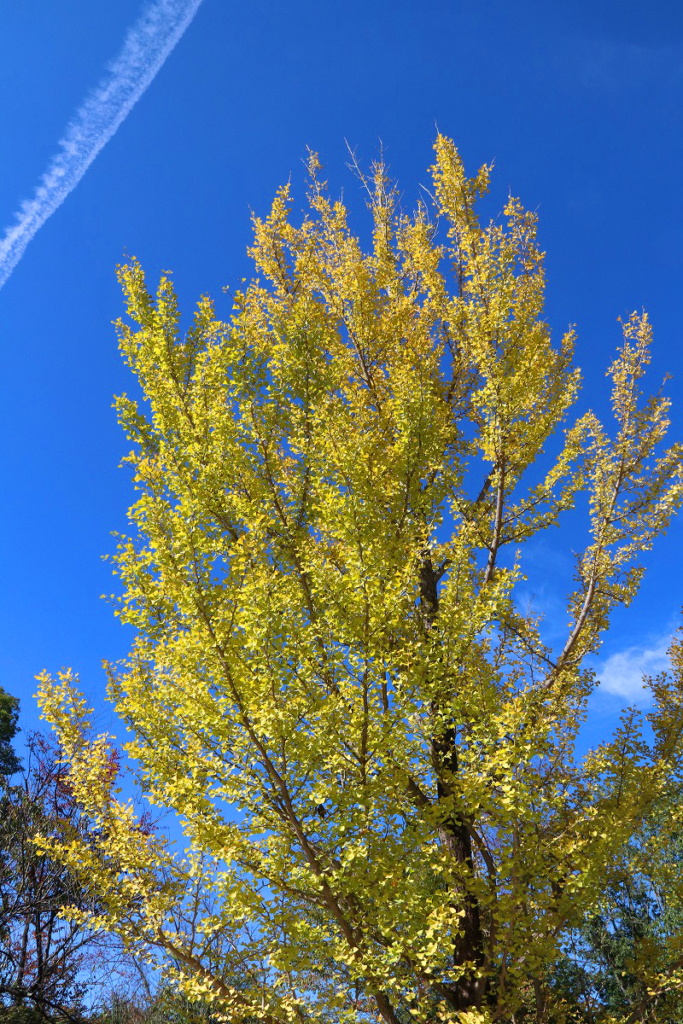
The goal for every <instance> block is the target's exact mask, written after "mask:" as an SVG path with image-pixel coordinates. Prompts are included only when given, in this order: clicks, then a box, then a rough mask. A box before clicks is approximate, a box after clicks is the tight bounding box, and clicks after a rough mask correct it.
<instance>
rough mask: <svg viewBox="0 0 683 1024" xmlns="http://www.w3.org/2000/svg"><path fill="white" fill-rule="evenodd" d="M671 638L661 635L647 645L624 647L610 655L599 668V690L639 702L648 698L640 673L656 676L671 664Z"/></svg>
mask: <svg viewBox="0 0 683 1024" xmlns="http://www.w3.org/2000/svg"><path fill="white" fill-rule="evenodd" d="M670 644H671V637H670V636H667V637H663V638H662V639H661V640H659V641H658V642H657V643H655V644H652V645H651V646H649V647H645V646H643V647H627V648H626V649H625V650H623V651H619V652H618V653H617V654H611V655H610V656H609V658H606V659H605V661H604V662H603V663H602V665H601V666H599V667H598V670H597V673H596V674H597V677H598V679H599V680H600V690H601V691H602V692H603V693H611V694H614V696H616V697H623V698H625V699H626V700H628V701H637V702H639V703H642V702H643V701H647V700H648V699H649V695H648V693H647V691H646V690H644V689H643V676H656V675H658V674H659V673H660V672H664V671H665V670H666V669H668V668H669V667H670V662H669V655H668V653H667V652H668V648H669V646H670Z"/></svg>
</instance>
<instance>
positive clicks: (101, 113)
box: [0, 0, 202, 288]
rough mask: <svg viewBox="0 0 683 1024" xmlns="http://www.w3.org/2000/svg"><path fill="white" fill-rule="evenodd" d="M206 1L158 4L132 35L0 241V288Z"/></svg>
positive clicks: (149, 9) (148, 10)
mask: <svg viewBox="0 0 683 1024" xmlns="http://www.w3.org/2000/svg"><path fill="white" fill-rule="evenodd" d="M201 2H202V0H154V2H152V3H150V4H149V5H148V6H147V7H146V8H145V10H144V12H143V13H142V15H141V16H140V18H139V20H138V21H137V22H136V23H135V24H134V25H133V27H132V28H130V29H129V30H128V34H127V35H126V39H125V41H124V44H123V47H122V49H121V51H120V53H119V54H118V56H117V57H115V58H114V60H113V61H112V62H111V64H109V66H108V67H107V71H106V74H105V75H104V77H103V78H102V79H101V81H100V82H99V84H98V85H97V86H96V88H95V89H94V90H93V92H91V93H90V95H89V96H87V97H86V99H85V101H84V102H83V104H82V105H81V106H80V107H79V109H78V110H77V111H76V114H75V116H74V118H73V119H72V121H71V122H70V123H69V125H68V126H67V129H66V131H65V133H64V135H63V136H62V138H61V139H60V140H59V142H58V152H57V155H56V156H54V157H53V158H52V160H51V161H50V163H49V165H48V168H47V170H46V171H45V173H44V174H43V176H42V178H41V179H40V184H39V185H38V187H37V188H36V190H35V194H34V196H33V198H32V199H28V200H26V201H25V202H23V203H22V204H21V207H20V209H19V211H18V213H17V214H16V219H15V223H14V224H11V225H10V227H8V228H7V230H6V231H5V234H4V237H3V238H2V239H1V240H0V288H2V286H3V285H4V284H5V282H6V281H7V278H8V277H9V276H10V274H11V273H12V271H13V270H14V268H15V267H16V265H17V263H18V262H19V260H20V259H21V257H22V256H23V255H24V252H25V250H26V246H27V245H28V244H29V242H30V241H31V239H32V238H33V236H34V235H35V234H36V232H37V231H38V230H39V229H40V228H41V227H42V225H43V224H44V223H45V221H46V220H47V219H48V217H50V216H51V215H52V214H53V213H54V212H55V210H56V209H57V208H58V207H59V206H61V204H62V203H63V202H64V200H65V199H66V197H67V196H68V195H69V193H70V192H71V191H73V189H74V188H75V187H76V185H78V183H79V181H80V180H81V178H82V177H83V175H84V174H85V172H86V171H87V170H88V168H89V167H90V164H91V163H92V162H93V160H94V159H95V157H96V156H97V154H98V153H99V152H100V150H101V149H102V147H103V146H105V145H106V144H107V142H109V139H110V138H111V137H112V135H113V134H114V132H115V131H116V130H117V128H118V127H119V125H121V124H122V122H123V121H124V120H125V119H126V117H127V116H128V114H129V113H130V111H131V110H132V108H133V107H134V105H135V104H136V103H137V101H138V100H139V99H140V97H141V96H142V94H143V93H144V91H145V89H147V87H148V85H149V84H150V82H151V81H152V80H153V79H154V77H155V75H156V74H157V72H158V71H159V69H160V68H161V66H162V65H163V63H164V61H165V60H166V58H167V57H168V55H169V54H170V52H171V51H172V50H173V48H174V46H175V45H176V43H178V41H179V40H180V38H181V36H182V35H183V33H184V31H185V29H186V28H187V26H188V25H189V24H190V22H191V21H192V19H193V18H194V16H195V14H196V13H197V10H198V8H199V6H200V4H201Z"/></svg>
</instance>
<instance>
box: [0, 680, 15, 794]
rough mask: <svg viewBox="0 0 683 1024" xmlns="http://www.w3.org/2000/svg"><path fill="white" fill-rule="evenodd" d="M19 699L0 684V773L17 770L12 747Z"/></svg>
mask: <svg viewBox="0 0 683 1024" xmlns="http://www.w3.org/2000/svg"><path fill="white" fill-rule="evenodd" d="M18 718H19V701H18V699H17V698H16V697H12V696H10V694H9V693H7V692H6V691H5V690H3V689H2V687H1V686H0V775H4V776H8V775H14V773H15V772H16V771H18V770H19V759H18V757H17V755H16V754H15V753H14V749H13V748H12V740H13V739H14V737H15V736H16V734H17V732H18V728H17V719H18Z"/></svg>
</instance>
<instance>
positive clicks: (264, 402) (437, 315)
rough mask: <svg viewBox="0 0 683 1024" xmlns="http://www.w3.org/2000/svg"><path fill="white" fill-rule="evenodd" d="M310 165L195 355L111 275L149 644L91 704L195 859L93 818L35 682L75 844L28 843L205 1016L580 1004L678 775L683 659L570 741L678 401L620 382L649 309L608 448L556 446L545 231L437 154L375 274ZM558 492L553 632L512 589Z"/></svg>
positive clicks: (595, 442) (559, 406)
mask: <svg viewBox="0 0 683 1024" xmlns="http://www.w3.org/2000/svg"><path fill="white" fill-rule="evenodd" d="M309 166H310V174H311V187H310V193H309V202H310V210H311V212H310V215H308V216H307V217H306V218H305V219H304V221H303V223H302V225H301V226H299V227H296V226H294V225H293V224H292V223H291V221H290V219H289V206H290V193H289V189H288V188H284V189H282V190H281V191H280V192H279V193H278V195H277V198H276V200H275V202H274V204H273V207H272V210H271V213H270V215H269V216H268V218H267V219H266V220H265V221H261V220H258V219H255V241H254V246H253V248H252V250H251V254H252V256H253V257H254V260H255V263H256V267H257V271H258V273H259V274H260V275H261V277H260V279H257V280H254V281H253V282H252V283H251V284H249V285H248V286H247V287H246V288H245V289H244V290H243V291H240V292H238V293H237V294H236V296H235V308H234V316H233V317H232V319H231V321H230V322H229V323H223V322H220V321H218V320H217V319H216V318H215V315H214V312H213V308H212V305H211V303H210V301H209V299H208V298H202V300H201V301H200V303H199V307H198V310H197V312H196V315H195V318H194V323H193V325H192V327H191V329H190V330H189V332H188V333H187V335H185V336H183V335H182V334H181V333H180V327H179V311H178V307H177V303H176V298H175V294H174V292H173V289H172V286H171V283H170V281H169V280H168V278H167V277H163V278H162V280H161V283H160V285H159V288H158V291H157V294H156V299H154V298H153V297H152V295H150V294H149V292H148V291H147V288H146V286H145V281H144V277H143V272H142V270H141V268H140V266H139V265H138V264H137V263H136V262H135V261H131V262H130V263H128V264H127V265H125V266H124V267H122V268H121V269H120V278H121V282H122V284H123V287H124V290H125V292H126V296H127V301H128V313H129V315H130V317H131V318H132V320H133V321H134V322H135V324H136V325H137V326H136V327H135V328H132V327H130V326H128V325H126V324H123V323H121V324H120V335H121V347H122V350H123V353H124V356H125V358H126V359H127V361H128V363H129V364H130V366H131V367H132V369H133V371H134V372H135V374H136V375H137V378H138V380H139V382H140V385H141V387H142V390H143V393H144V396H145V399H146V403H147V408H146V409H145V408H143V407H142V406H141V405H140V404H138V403H137V402H135V401H134V400H132V399H131V398H128V397H126V396H123V397H121V398H119V399H118V401H117V406H118V410H119V414H120V417H121V421H122V423H123V425H124V427H125V429H126V431H127V433H128V436H129V437H130V438H131V439H132V441H133V443H134V446H135V447H134V450H133V451H132V452H131V454H130V456H129V457H128V461H129V463H130V465H131V466H132V467H133V469H134V473H135V480H136V486H137V487H138V488H139V489H140V492H141V493H140V497H139V500H138V501H137V503H136V504H135V506H134V507H133V510H132V513H131V515H132V520H133V524H134V528H135V531H136V532H135V535H134V536H133V537H132V538H131V539H123V540H122V542H121V546H120V548H119V552H118V555H117V567H118V572H119V575H120V578H121V580H122V582H123V586H124V596H123V598H122V600H121V604H120V608H119V615H120V617H121V619H122V620H123V621H124V622H126V623H128V624H131V625H133V626H134V627H135V628H136V630H137V639H136V641H135V644H134V647H133V651H132V653H131V656H130V659H129V661H128V664H127V666H125V668H123V669H122V670H121V671H118V672H117V671H114V670H113V669H111V670H110V694H111V697H112V699H113V700H114V701H115V703H116V706H117V708H118V711H119V713H120V715H121V716H122V718H123V720H124V721H125V722H126V724H127V725H128V727H129V728H130V729H131V730H132V732H133V734H134V739H133V740H132V742H131V743H130V744H129V745H128V748H127V749H128V753H129V754H130V756H131V757H132V758H133V759H134V760H135V761H136V762H137V765H138V774H139V778H140V781H141V784H142V787H143V789H144V791H145V793H146V794H147V797H148V798H149V800H150V801H151V802H152V803H154V804H159V805H163V806H165V807H170V808H173V809H174V810H175V811H176V812H177V814H178V815H179V816H180V819H181V821H182V824H183V829H184V832H185V837H186V853H185V855H184V856H180V855H177V856H174V855H173V852H172V850H171V849H170V847H168V846H167V845H166V844H165V843H164V842H163V841H162V839H161V838H160V837H159V836H158V835H154V834H148V833H146V832H145V830H144V829H140V827H139V825H138V823H137V821H136V818H135V815H134V813H133V811H132V809H131V807H130V806H129V805H128V804H127V803H125V802H121V801H120V800H119V799H118V798H117V796H116V794H115V792H114V791H113V789H112V781H111V779H110V777H109V774H108V771H107V764H108V759H109V757H110V754H109V748H108V742H107V739H106V737H99V738H97V739H90V738H89V733H88V712H87V709H86V707H85V704H84V702H83V699H82V698H81V697H80V696H79V695H78V692H77V689H76V688H75V683H74V681H73V680H72V678H71V676H70V675H69V674H64V675H61V676H60V677H59V678H58V679H57V680H52V679H51V678H50V677H49V676H44V677H43V678H42V681H41V688H40V700H41V704H42V707H43V709H44V713H45V714H46V716H47V717H48V718H49V719H50V721H52V723H53V724H54V725H55V726H56V728H57V730H58V734H59V738H60V743H61V744H62V745H63V747H64V749H65V751H66V753H67V757H68V760H69V764H70V772H71V780H72V785H73V789H74V792H75V794H76V795H77V797H78V800H79V801H81V802H82V805H83V806H84V807H85V808H86V809H87V812H88V814H90V815H91V816H92V817H93V820H94V821H96V822H97V827H98V835H99V842H98V843H97V844H96V845H88V844H85V843H79V842H77V841H75V842H73V843H70V844H64V845H59V844H56V845H55V844H53V845H52V846H51V847H50V848H51V849H52V850H53V853H54V855H55V856H58V857H60V858H61V859H62V860H63V862H64V863H65V864H67V865H68V866H69V867H70V869H71V870H73V871H75V872H78V873H80V874H81V876H82V877H87V878H88V880H89V884H91V885H92V886H93V887H95V888H96V890H97V892H98V896H99V899H100V900H101V901H102V903H103V906H104V908H105V909H104V910H103V913H102V915H101V918H100V921H99V924H100V926H101V927H102V928H105V929H109V930H111V931H112V932H115V933H116V934H119V935H121V936H122V937H123V938H124V941H126V942H127V943H128V944H129V945H130V946H131V947H138V948H142V949H147V950H155V951H161V952H162V954H163V955H164V956H166V957H168V958H170V959H172V960H173V961H174V962H175V964H176V965H177V968H175V969H174V970H173V971H172V972H171V973H172V974H174V977H175V980H176V982H177V983H178V984H179V985H180V987H181V988H182V989H183V991H184V992H185V993H186V994H187V995H188V996H190V997H192V998H201V999H204V1000H207V1001H209V1002H212V1003H213V1004H214V1007H215V1008H216V1010H217V1011H218V1012H220V1013H221V1014H222V1015H223V1017H224V1019H226V1020H231V1021H245V1020H250V1019H254V1020H260V1021H267V1022H270V1024H275V1022H284V1021H289V1020H294V1019H297V1018H298V1019H301V1020H310V1021H330V1022H331V1021H335V1022H337V1021H360V1020H364V1019H371V1018H374V1017H376V1016H377V1014H379V1015H380V1016H381V1018H382V1019H384V1020H385V1021H386V1022H388V1024H398V1022H402V1021H407V1020H409V1019H415V1020H418V1021H427V1020H434V1021H456V1020H460V1021H464V1020H468V1021H475V1020H476V1021H483V1020H491V1021H515V1022H519V1021H522V1020H526V1019H533V1020H535V1021H537V1022H539V1024H540V1022H550V1021H559V1020H563V1019H567V1020H568V1019H570V1018H571V1017H572V1015H573V1019H580V1018H581V1015H582V1014H584V1016H585V1014H586V1013H588V1010H587V1009H586V1007H585V1005H584V1004H582V1003H581V1001H580V1000H578V1001H574V1004H573V1005H572V1004H571V1001H570V1000H569V997H568V995H567V991H564V992H563V991H561V989H560V988H559V987H558V986H557V984H556V983H555V981H556V970H557V965H558V964H559V963H560V962H561V961H562V960H563V958H564V956H565V954H566V951H567V948H568V943H569V940H570V936H571V934H572V932H573V930H575V929H576V928H579V927H581V926H582V925H583V924H584V923H585V922H586V921H587V920H588V919H590V918H591V917H594V916H595V915H596V914H597V913H599V911H600V908H601V906H602V904H603V900H604V894H605V893H606V892H609V891H610V887H611V886H612V885H614V884H616V879H617V878H618V877H619V872H621V871H622V870H623V865H624V856H625V851H626V850H627V849H628V845H629V841H630V840H631V838H632V837H633V835H634V833H635V832H636V831H637V829H638V826H639V823H640V822H641V820H642V818H643V816H644V814H645V813H646V811H647V808H648V807H650V806H651V805H653V804H654V803H655V802H656V801H661V800H663V799H667V798H668V795H669V794H671V793H672V792H674V791H675V787H676V786H677V785H678V784H679V782H680V778H679V776H680V768H681V742H680V735H681V728H682V725H683V713H682V709H681V690H680V686H681V680H680V679H679V678H678V677H677V679H676V680H674V681H672V682H671V683H670V684H667V685H666V686H662V687H661V688H660V689H657V688H656V689H655V710H654V711H653V713H652V715H651V724H652V727H653V729H654V735H655V740H654V742H653V743H651V744H648V743H646V741H645V739H644V737H643V735H642V732H641V731H640V726H639V721H638V719H637V716H636V715H635V712H629V713H628V714H627V716H626V718H625V719H624V722H623V724H622V726H621V727H620V729H619V730H618V731H617V733H616V735H615V737H614V739H613V740H610V741H608V742H606V743H605V744H603V745H602V746H600V747H599V748H598V749H596V750H594V751H593V752H592V753H590V754H589V755H588V756H587V757H586V758H584V759H583V760H581V761H577V760H576V758H575V756H574V745H575V739H576V735H577V731H578V729H579V726H580V724H581V722H582V720H583V717H584V714H585V708H586V700H587V697H588V695H589V693H590V692H591V690H592V689H593V687H594V686H595V679H594V676H593V674H592V673H591V672H590V671H589V670H588V669H587V668H586V667H585V661H586V658H587V657H588V656H589V655H592V654H594V653H595V652H596V651H597V650H598V648H599V645H600V642H601V637H602V635H603V634H604V632H605V630H606V629H607V628H608V625H609V621H610V617H611V615H612V613H613V612H614V610H615V609H616V608H619V607H621V606H622V605H628V604H629V603H630V602H631V600H632V599H633V597H634V596H635V594H636V591H637V589H638V585H639V582H640V579H641V576H642V571H643V569H642V565H641V563H640V556H641V554H642V552H644V551H647V550H648V549H649V547H650V545H651V544H652V543H653V541H654V539H655V538H656V537H657V536H658V535H659V534H660V533H661V532H662V531H663V530H664V529H665V528H666V526H667V524H668V523H669V521H670V518H671V516H672V515H673V513H674V512H675V510H676V509H677V508H678V507H679V505H680V503H681V498H682V493H683V489H682V486H681V479H680V467H681V447H680V446H674V447H673V448H671V449H669V450H668V451H662V450H661V447H662V443H663V441H664V438H665V434H666V430H667V427H668V419H667V410H668V402H667V400H666V399H665V398H663V397H662V396H661V395H657V396H655V397H654V398H649V399H646V400H645V401H642V400H641V396H640V381H641V378H642V377H643V375H644V373H645V370H646V367H647V364H648V360H649V354H648V353H649V346H650V325H649V322H648V320H647V317H646V316H644V315H643V316H637V315H633V316H631V317H629V318H628V320H626V322H625V323H624V324H623V334H624V342H623V347H622V349H621V352H620V354H619V355H618V357H617V358H616V360H615V361H614V363H613V364H612V366H611V368H610V375H611V378H612V409H613V413H614V420H615V422H614V429H613V431H609V430H608V429H607V428H606V427H604V426H603V425H602V424H601V423H600V422H599V421H598V419H597V417H596V416H595V415H594V414H592V413H587V414H585V415H583V416H582V417H581V418H579V419H578V420H577V421H575V422H574V423H573V424H571V425H568V426H564V425H565V424H566V422H567V415H568V412H569V410H570V407H571V406H572V403H573V402H574V400H575V398H576V395H577V392H578V389H579V383H580V381H579V372H578V370H576V369H575V368H573V365H572V357H573V345H574V339H573V335H572V334H571V332H570V333H569V334H567V335H566V336H565V337H564V338H563V339H562V341H561V342H560V345H559V347H553V345H552V343H551V339H550V334H549V330H548V327H547V324H546V323H545V321H544V319H543V287H544V278H543V267H542V253H541V252H540V251H539V248H538V246H537V242H536V218H535V217H534V216H533V215H532V214H530V213H528V212H525V211H524V210H523V209H522V207H521V206H520V204H519V202H518V201H517V200H515V199H510V200H509V202H508V204H507V206H506V208H505V217H504V221H503V222H502V223H500V224H499V223H496V222H492V223H490V224H488V225H487V226H484V225H482V224H481V223H480V221H479V219H478V217H477V212H476V210H477V201H478V199H479V197H481V196H482V195H483V194H484V193H485V192H486V190H487V187H488V181H489V169H488V168H486V167H484V168H482V169H481V170H480V171H479V173H478V174H477V175H476V177H474V178H472V179H468V178H467V177H466V175H465V173H464V170H463V166H462V163H461V160H460V158H459V156H458V154H457V152H456V150H455V148H454V146H453V145H452V143H451V142H449V141H448V140H447V139H445V138H443V137H441V136H440V137H439V138H438V139H437V142H436V164H435V167H434V168H433V177H434V205H435V217H434V218H432V217H431V215H430V213H429V212H428V210H427V209H426V208H425V207H424V206H421V207H420V208H419V209H418V211H417V213H416V214H415V215H414V216H412V217H410V216H406V215H404V214H402V213H401V212H400V211H399V209H398V208H397V202H396V194H395V192H394V191H393V189H392V187H391V185H390V184H389V182H388V180H387V177H386V174H385V171H384V168H383V167H382V166H381V165H380V166H376V167H375V169H374V180H373V181H370V182H367V181H365V180H364V179H363V180H364V184H365V185H366V186H367V191H368V196H369V206H370V209H371V212H372V218H373V233H372V245H371V248H370V251H369V253H367V254H366V253H364V252H363V250H362V247H361V245H360V242H359V241H358V239H357V238H356V237H354V235H353V234H352V233H351V231H350V230H349V227H348V224H347V214H346V210H345V208H344V206H343V205H342V204H341V203H340V202H332V201H331V200H330V199H329V198H328V196H327V192H326V189H325V186H324V184H323V183H322V182H320V180H319V172H320V166H319V164H318V161H317V160H316V158H315V157H311V160H310V165H309ZM560 428H563V430H564V432H563V433H561V432H560V435H559V438H557V435H558V431H560ZM554 436H555V437H556V438H557V440H552V439H553V437H554ZM579 495H585V496H586V502H587V515H588V530H589V535H588V538H587V542H586V547H585V549H584V551H583V552H582V553H581V554H580V555H579V556H578V557H577V559H576V570H575V583H574V588H573V589H572V591H571V593H570V595H569V600H568V613H569V626H568V630H567V634H566V638H565V640H564V642H563V644H562V645H561V646H560V647H559V648H558V649H557V650H555V649H553V648H551V646H549V645H548V644H547V643H546V642H544V640H543V632H542V623H541V622H540V621H537V620H536V619H534V618H533V617H532V616H531V615H527V614H523V613H522V612H521V611H520V610H519V607H518V604H517V603H516V599H515V594H516V588H517V587H518V585H519V584H520V583H521V582H522V581H523V580H524V579H525V578H526V577H525V573H526V572H527V571H529V569H528V568H527V560H526V555H525V552H526V550H527V548H528V546H529V544H530V542H532V541H533V540H534V538H536V537H537V536H538V534H539V533H540V532H541V531H543V530H545V529H548V528H549V527H554V526H556V525H557V524H558V522H559V520H560V517H561V514H562V513H566V512H569V511H570V510H571V509H573V508H574V505H575V501H576V498H577V496H579ZM670 814H671V817H672V820H675V821H678V820H679V819H680V816H681V806H680V803H679V802H678V801H676V802H675V803H673V804H672V805H671V811H670ZM663 842H665V839H662V838H660V836H659V835H657V834H653V835H652V836H651V838H650V844H651V851H650V852H651V854H652V856H654V857H656V856H658V855H659V852H660V851H661V844H662V843H663ZM46 845H49V844H46ZM160 872H162V874H163V878H164V881H163V884H162V885H160V884H159V873H160ZM659 953H660V955H659V956H658V957H655V958H652V957H644V958H642V959H641V960H638V961H637V962H636V963H634V964H633V965H632V972H633V975H634V977H637V978H638V979H639V983H640V984H641V985H642V987H643V991H644V992H645V993H646V998H645V1002H644V1003H643V1006H642V1008H641V1010H639V1012H640V1013H641V1016H644V1015H646V1013H647V1012H649V1009H651V1007H652V1006H653V1005H655V1002H656V999H657V995H656V993H658V992H661V991H662V990H663V989H667V990H669V991H671V990H673V989H675V987H676V986H678V985H679V984H680V982H681V968H682V965H683V959H682V955H683V949H682V948H681V937H680V935H675V936H673V937H669V938H667V939H666V941H665V940H664V939H662V940H661V943H660V948H659ZM236 979H239V982H238V981H237V980H236ZM648 993H652V995H648ZM648 999H649V1002H648ZM603 1011H604V1012H603ZM641 1011H642V1012H641ZM601 1012H603V1016H604V1017H605V1019H607V1017H608V1016H609V1015H610V1014H611V1013H612V1011H611V1010H609V1008H607V1007H604V1006H603V1009H602V1010H600V1007H598V1009H597V1010H591V1013H592V1016H585V1019H586V1020H593V1021H594V1020H596V1019H597V1016H599V1014H600V1013H601ZM615 1012H616V1011H615ZM610 1019H615V1018H614V1016H612V1017H610ZM629 1019H630V1020H635V1019H640V1017H630V1018H629Z"/></svg>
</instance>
